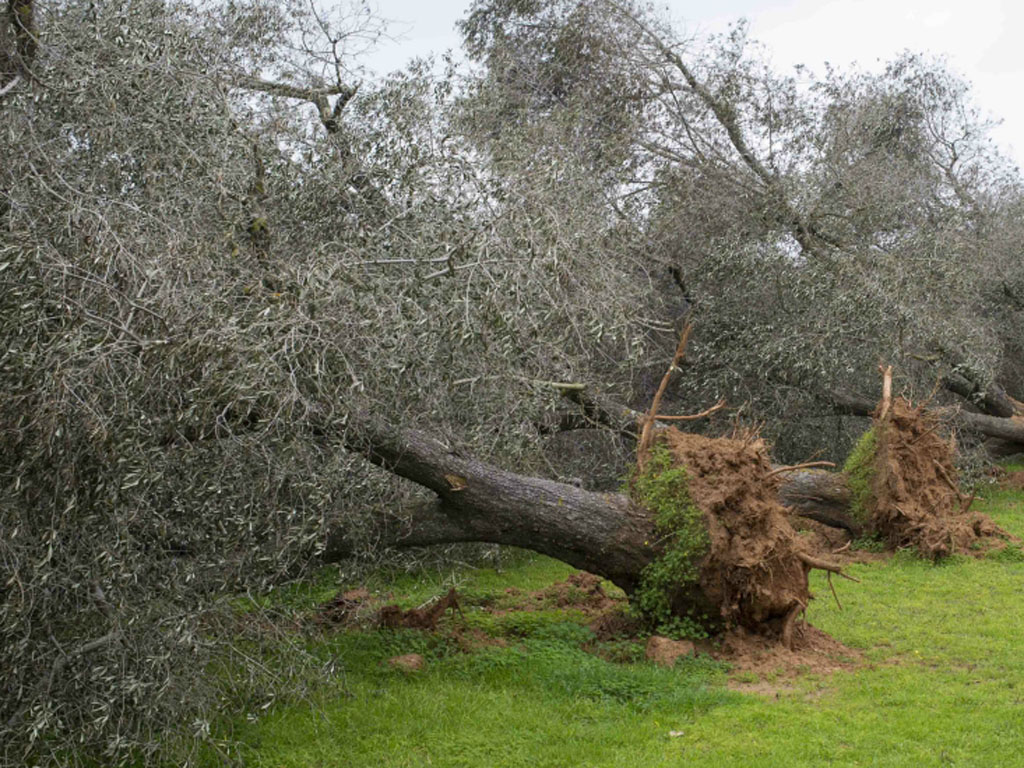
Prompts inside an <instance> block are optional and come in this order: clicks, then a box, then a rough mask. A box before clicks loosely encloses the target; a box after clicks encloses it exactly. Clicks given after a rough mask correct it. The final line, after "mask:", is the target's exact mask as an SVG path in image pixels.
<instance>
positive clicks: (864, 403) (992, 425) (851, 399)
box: [828, 390, 1024, 450]
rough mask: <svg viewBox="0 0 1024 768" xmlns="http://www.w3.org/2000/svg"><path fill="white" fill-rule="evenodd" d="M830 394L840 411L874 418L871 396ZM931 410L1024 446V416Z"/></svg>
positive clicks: (940, 409)
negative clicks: (1011, 416) (1005, 416)
mask: <svg viewBox="0 0 1024 768" xmlns="http://www.w3.org/2000/svg"><path fill="white" fill-rule="evenodd" d="M828 397H829V399H830V400H831V402H832V404H833V407H834V409H835V411H836V412H837V413H846V414H850V415H853V416H866V417H868V418H870V417H871V415H872V414H873V413H874V411H875V406H876V403H874V402H872V401H871V400H869V399H868V398H865V397H860V396H859V395H854V394H851V393H849V392H841V391H838V390H835V391H832V392H829V394H828ZM931 410H932V413H934V414H935V415H936V416H938V417H939V418H941V419H943V420H948V421H952V420H956V421H959V422H960V423H961V424H963V426H964V427H965V428H966V429H968V430H970V431H971V432H975V433H977V434H979V435H984V436H986V437H990V438H995V439H997V440H1004V441H1006V442H1009V443H1017V444H1019V445H1021V446H1022V448H1021V449H1020V450H1024V420H1022V419H1020V418H1016V417H1015V418H1001V417H999V416H988V415H986V414H984V413H973V412H971V411H964V410H961V409H960V408H950V407H939V408H933V409H931Z"/></svg>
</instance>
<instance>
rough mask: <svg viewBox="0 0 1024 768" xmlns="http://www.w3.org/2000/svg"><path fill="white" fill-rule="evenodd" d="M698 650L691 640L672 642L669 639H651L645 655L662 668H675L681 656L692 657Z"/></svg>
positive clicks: (654, 637)
mask: <svg viewBox="0 0 1024 768" xmlns="http://www.w3.org/2000/svg"><path fill="white" fill-rule="evenodd" d="M695 651H696V649H695V648H694V647H693V643H691V642H690V641H689V640H670V639H669V638H667V637H658V636H657V635H655V636H653V637H651V638H650V639H649V640H648V641H647V650H646V651H645V652H644V655H645V656H646V657H647V658H648V659H650V660H651V661H653V662H654V663H655V664H658V665H660V666H662V667H672V666H675V663H676V659H678V658H680V657H681V656H692V655H693V654H694V653H695Z"/></svg>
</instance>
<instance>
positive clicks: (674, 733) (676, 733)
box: [668, 731, 686, 739]
mask: <svg viewBox="0 0 1024 768" xmlns="http://www.w3.org/2000/svg"><path fill="white" fill-rule="evenodd" d="M685 735H686V731H669V732H668V736H669V738H670V739H678V738H679V737H680V736H685Z"/></svg>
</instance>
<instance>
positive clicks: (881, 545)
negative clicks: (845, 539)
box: [850, 534, 885, 553]
mask: <svg viewBox="0 0 1024 768" xmlns="http://www.w3.org/2000/svg"><path fill="white" fill-rule="evenodd" d="M850 549H859V550H861V551H863V552H876V553H877V552H885V539H883V538H882V537H881V536H879V535H877V534H868V535H867V536H861V537H859V538H856V539H854V540H853V541H851V542H850Z"/></svg>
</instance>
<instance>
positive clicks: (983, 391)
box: [942, 373, 1019, 419]
mask: <svg viewBox="0 0 1024 768" xmlns="http://www.w3.org/2000/svg"><path fill="white" fill-rule="evenodd" d="M942 385H943V386H944V387H945V388H946V389H948V390H949V391H950V392H953V393H955V394H957V395H960V397H962V398H964V399H965V400H967V401H968V402H969V403H971V404H972V405H974V406H975V407H976V408H977V409H978V410H979V411H981V412H982V413H983V414H985V415H986V416H995V417H997V418H1000V419H1009V418H1012V417H1013V416H1016V415H1017V413H1018V410H1019V408H1018V403H1016V402H1015V401H1014V400H1013V398H1012V397H1010V396H1009V395H1008V394H1007V393H1006V390H1005V389H1003V388H1002V387H1001V386H999V385H998V384H996V383H995V382H991V383H990V384H989V385H988V386H987V387H981V386H979V385H978V384H977V383H976V382H974V381H971V380H970V379H969V378H967V377H966V376H964V375H962V374H960V373H949V374H946V375H945V376H943V377H942Z"/></svg>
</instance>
